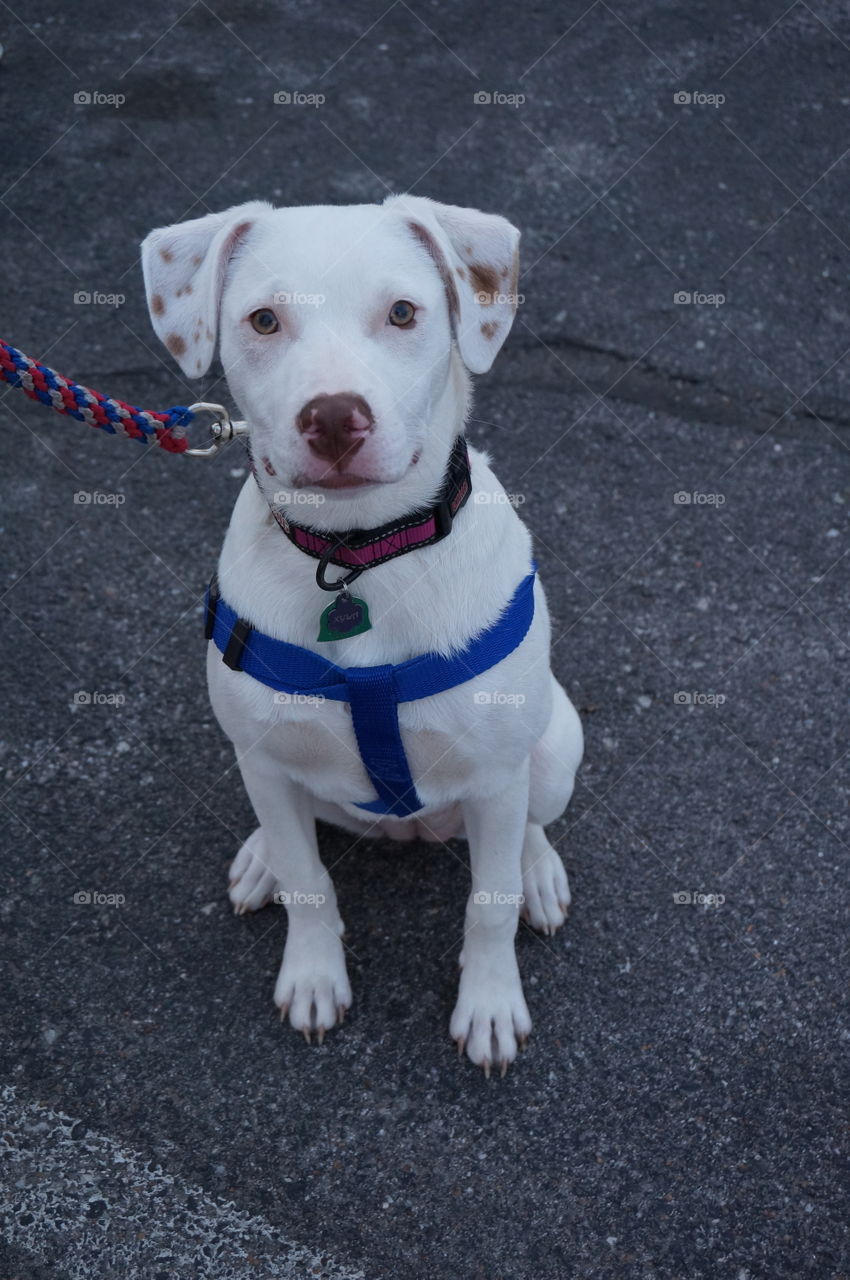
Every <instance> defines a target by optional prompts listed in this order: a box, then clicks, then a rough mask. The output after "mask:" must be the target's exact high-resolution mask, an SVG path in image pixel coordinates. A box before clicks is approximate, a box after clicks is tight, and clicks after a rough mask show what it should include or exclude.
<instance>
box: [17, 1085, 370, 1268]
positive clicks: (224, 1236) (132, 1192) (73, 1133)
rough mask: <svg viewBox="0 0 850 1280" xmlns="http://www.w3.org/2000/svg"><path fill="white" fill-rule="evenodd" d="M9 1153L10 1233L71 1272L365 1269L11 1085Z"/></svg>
mask: <svg viewBox="0 0 850 1280" xmlns="http://www.w3.org/2000/svg"><path fill="white" fill-rule="evenodd" d="M0 1156H2V1186H0V1221H2V1222H3V1224H4V1225H3V1235H4V1236H5V1238H6V1239H7V1240H8V1241H9V1243H10V1244H13V1245H15V1246H16V1247H17V1248H18V1249H20V1250H23V1251H25V1252H27V1253H29V1254H30V1255H32V1256H35V1257H36V1258H38V1259H39V1260H40V1261H41V1262H43V1263H46V1264H47V1265H50V1266H54V1267H57V1268H59V1269H60V1273H61V1275H62V1276H63V1278H64V1277H67V1278H68V1280H90V1277H91V1276H93V1275H97V1276H98V1280H113V1277H114V1280H127V1278H128V1277H144V1278H145V1280H148V1278H149V1277H150V1280H154V1278H156V1277H163V1278H164V1280H179V1278H181V1277H184V1276H186V1277H189V1276H191V1277H192V1278H193V1280H195V1277H203V1278H204V1280H207V1278H209V1280H278V1277H280V1278H281V1280H364V1276H363V1272H362V1271H357V1270H350V1269H349V1268H347V1267H345V1266H342V1265H341V1264H339V1263H337V1262H336V1261H334V1260H333V1259H332V1258H329V1257H328V1256H327V1254H322V1253H317V1252H314V1251H313V1250H311V1249H307V1248H305V1247H303V1246H302V1245H298V1244H295V1243H294V1242H293V1241H292V1240H289V1239H287V1238H286V1237H285V1236H284V1235H283V1234H282V1233H281V1232H280V1231H279V1230H278V1228H277V1227H275V1226H273V1225H272V1224H271V1223H270V1222H267V1221H266V1220H265V1219H264V1218H260V1217H256V1216H252V1215H251V1214H249V1213H247V1212H245V1211H243V1210H240V1209H238V1208H237V1207H236V1205H235V1204H234V1202H233V1201H225V1200H213V1199H211V1198H210V1197H209V1196H208V1195H207V1194H206V1192H205V1191H203V1190H202V1189H201V1188H200V1187H193V1186H190V1185H187V1184H186V1183H183V1182H181V1181H180V1180H179V1179H178V1178H175V1177H173V1176H172V1175H171V1174H169V1173H166V1172H165V1171H164V1170H163V1169H162V1168H161V1167H160V1166H159V1165H156V1164H154V1162H153V1161H151V1160H148V1159H146V1158H145V1156H143V1155H142V1154H140V1153H139V1152H138V1151H133V1150H131V1149H130V1148H128V1147H123V1146H121V1144H120V1143H118V1142H116V1141H114V1139H112V1138H108V1137H105V1136H103V1135H102V1134H97V1133H94V1132H91V1131H89V1130H87V1129H86V1127H85V1125H84V1124H82V1123H81V1122H80V1121H76V1120H72V1119H71V1118H70V1117H68V1116H65V1115H63V1114H62V1113H61V1112H59V1111H53V1110H51V1109H50V1108H49V1107H46V1106H42V1105H41V1104H40V1103H37V1102H25V1101H23V1100H21V1099H19V1098H18V1097H17V1094H16V1091H15V1090H14V1089H13V1088H10V1087H7V1088H4V1089H3V1090H2V1092H0Z"/></svg>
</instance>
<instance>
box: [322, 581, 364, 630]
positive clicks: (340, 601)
mask: <svg viewBox="0 0 850 1280" xmlns="http://www.w3.org/2000/svg"><path fill="white" fill-rule="evenodd" d="M371 629H372V623H371V622H370V621H369V606H368V605H367V603H366V601H365V600H358V598H357V597H356V596H353V595H351V594H350V592H348V591H341V592H340V593H339V595H338V596H337V598H336V600H334V602H333V604H329V605H328V607H327V609H325V610H324V611H323V613H322V616H321V618H320V619H319V636H318V638H319V640H345V639H347V637H348V636H359V635H360V634H361V633H362V632H363V631H371Z"/></svg>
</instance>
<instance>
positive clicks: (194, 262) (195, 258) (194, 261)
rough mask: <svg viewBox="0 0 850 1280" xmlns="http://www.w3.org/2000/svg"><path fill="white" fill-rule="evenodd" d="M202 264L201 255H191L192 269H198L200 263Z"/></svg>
mask: <svg viewBox="0 0 850 1280" xmlns="http://www.w3.org/2000/svg"><path fill="white" fill-rule="evenodd" d="M202 262H203V258H202V257H201V255H200V254H199V253H193V254H192V266H193V267H199V266H200V265H201V263H202Z"/></svg>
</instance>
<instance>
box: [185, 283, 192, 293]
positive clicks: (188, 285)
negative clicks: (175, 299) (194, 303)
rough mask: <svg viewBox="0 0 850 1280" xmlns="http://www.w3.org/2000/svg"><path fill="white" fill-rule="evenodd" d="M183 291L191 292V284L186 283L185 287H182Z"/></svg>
mask: <svg viewBox="0 0 850 1280" xmlns="http://www.w3.org/2000/svg"><path fill="white" fill-rule="evenodd" d="M183 292H184V293H191V292H192V286H191V284H187V285H186V286H185V288H184V289H183Z"/></svg>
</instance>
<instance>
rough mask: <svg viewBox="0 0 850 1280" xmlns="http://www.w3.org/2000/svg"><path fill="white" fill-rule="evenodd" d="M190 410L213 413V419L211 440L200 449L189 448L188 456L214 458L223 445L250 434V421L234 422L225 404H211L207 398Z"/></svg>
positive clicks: (194, 412)
mask: <svg viewBox="0 0 850 1280" xmlns="http://www.w3.org/2000/svg"><path fill="white" fill-rule="evenodd" d="M189 412H190V413H192V414H198V413H211V414H212V415H213V421H212V422H211V423H210V432H211V434H212V440H211V442H210V443H209V444H208V445H206V446H205V447H203V448H200V449H187V450H186V456H187V457H188V458H214V457H215V455H216V454H217V453H218V451H219V449H221V448H222V446H223V445H226V444H230V441H231V440H235V439H236V437H237V436H244V435H247V434H248V423H247V422H234V421H233V419H232V418H231V416H230V414H229V413H228V411H227V410H226V409H225V407H224V405H223V404H209V403H208V402H207V401H206V400H199V401H198V403H197V404H193V405H190V406H189Z"/></svg>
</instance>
